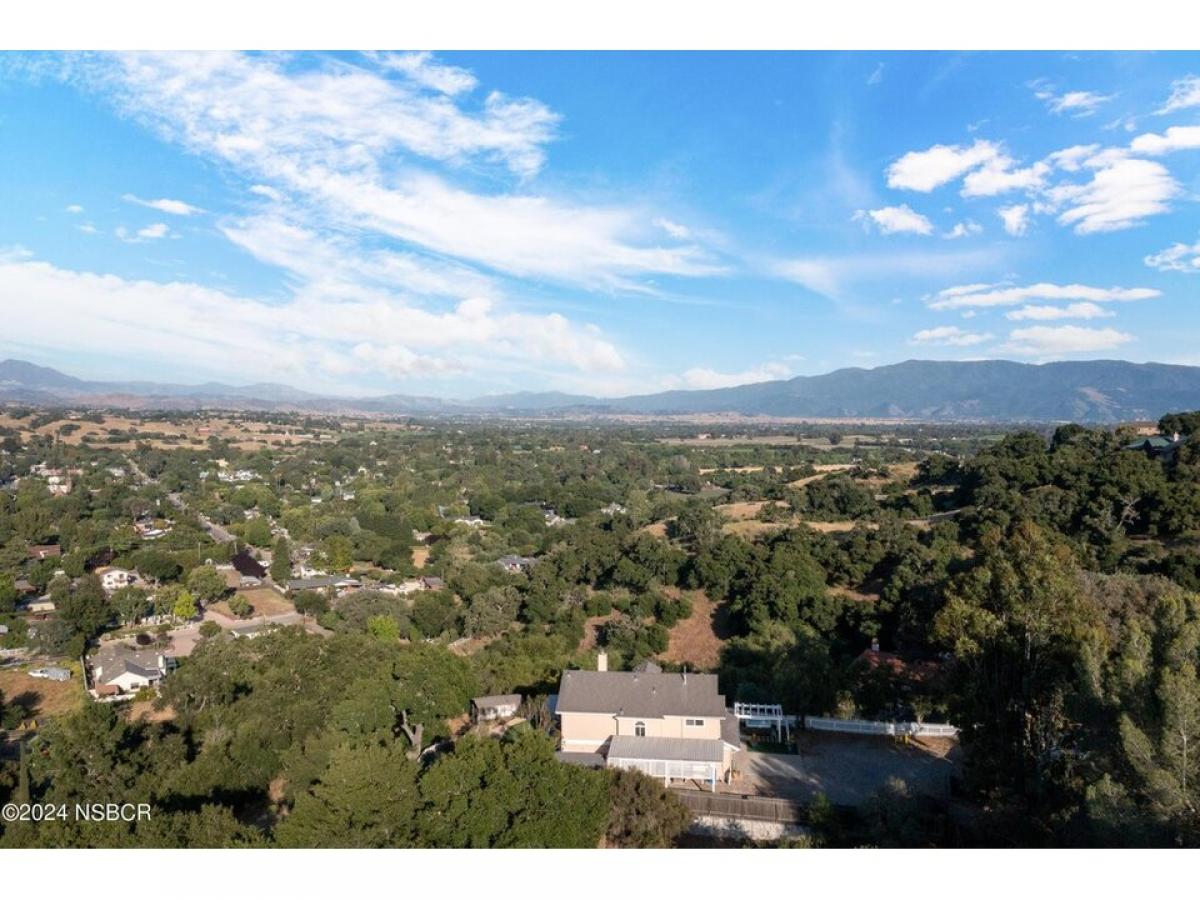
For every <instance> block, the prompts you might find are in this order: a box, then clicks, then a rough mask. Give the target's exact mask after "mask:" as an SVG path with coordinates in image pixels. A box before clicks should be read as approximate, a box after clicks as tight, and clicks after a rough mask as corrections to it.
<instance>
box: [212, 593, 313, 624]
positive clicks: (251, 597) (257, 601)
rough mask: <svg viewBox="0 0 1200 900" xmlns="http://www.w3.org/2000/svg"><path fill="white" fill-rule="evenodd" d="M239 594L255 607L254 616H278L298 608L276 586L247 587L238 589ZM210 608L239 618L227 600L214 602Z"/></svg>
mask: <svg viewBox="0 0 1200 900" xmlns="http://www.w3.org/2000/svg"><path fill="white" fill-rule="evenodd" d="M238 594H239V595H241V596H242V597H245V598H246V600H247V601H249V603H250V605H251V606H253V607H254V613H253V615H254V617H257V616H278V615H282V614H283V613H290V612H295V611H296V608H295V607H294V606H292V604H291V603H289V602H288V601H287V600H286V599H285V598H284V597H283V596H282V595H281V594H280V593H279V592H278V591H276V590H275V589H274V588H247V589H246V590H244V591H238ZM209 609H211V610H212V611H213V612H217V613H220V614H221V615H223V616H228V617H229V618H231V619H236V618H237V616H235V615H234V614H233V613H232V612H231V611H230V609H229V603H228V601H225V600H222V601H221V602H220V603H214V604H213V605H212V606H210V607H209Z"/></svg>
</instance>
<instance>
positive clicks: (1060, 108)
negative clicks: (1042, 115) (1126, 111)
mask: <svg viewBox="0 0 1200 900" xmlns="http://www.w3.org/2000/svg"><path fill="white" fill-rule="evenodd" d="M1035 95H1036V96H1037V98H1038V99H1039V100H1041V101H1043V102H1044V103H1045V104H1046V108H1047V109H1048V110H1050V112H1052V113H1054V114H1055V115H1059V114H1061V113H1069V114H1070V115H1072V116H1074V117H1076V118H1081V117H1083V116H1090V115H1091V114H1092V113H1094V112H1095V111H1096V110H1097V109H1099V108H1100V107H1101V106H1103V105H1104V104H1105V103H1107V102H1108V101H1109V100H1111V99H1112V98H1113V95H1112V94H1097V93H1095V92H1094V91H1065V92H1064V93H1061V94H1058V93H1055V92H1054V91H1053V90H1051V89H1049V88H1042V89H1040V90H1038V91H1036V94H1035Z"/></svg>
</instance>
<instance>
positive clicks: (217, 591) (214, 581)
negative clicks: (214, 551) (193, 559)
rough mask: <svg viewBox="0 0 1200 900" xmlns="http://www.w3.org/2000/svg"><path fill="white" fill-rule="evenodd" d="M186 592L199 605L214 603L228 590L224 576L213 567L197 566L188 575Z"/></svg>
mask: <svg viewBox="0 0 1200 900" xmlns="http://www.w3.org/2000/svg"><path fill="white" fill-rule="evenodd" d="M187 587H188V591H190V592H191V594H192V595H193V596H194V597H195V598H196V599H197V600H199V601H200V602H201V603H205V604H207V603H215V602H216V601H218V600H220V599H221V598H222V597H224V596H225V591H226V590H228V588H227V587H226V585H225V576H223V575H222V574H221V573H220V572H218V571H217V569H216V567H215V566H197V567H196V568H194V569H192V571H191V572H189V573H188V577H187Z"/></svg>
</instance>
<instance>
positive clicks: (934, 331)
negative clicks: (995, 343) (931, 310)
mask: <svg viewBox="0 0 1200 900" xmlns="http://www.w3.org/2000/svg"><path fill="white" fill-rule="evenodd" d="M991 339H992V335H990V334H981V333H979V332H977V331H964V330H963V329H961V328H959V327H958V326H957V325H939V326H938V327H937V328H926V329H924V330H923V331H918V332H917V333H916V334H914V335H913V336H912V337H911V338H909V341H908V342H909V343H910V344H922V345H926V346H933V347H973V346H975V345H976V344H982V343H985V342H986V341H990V340H991Z"/></svg>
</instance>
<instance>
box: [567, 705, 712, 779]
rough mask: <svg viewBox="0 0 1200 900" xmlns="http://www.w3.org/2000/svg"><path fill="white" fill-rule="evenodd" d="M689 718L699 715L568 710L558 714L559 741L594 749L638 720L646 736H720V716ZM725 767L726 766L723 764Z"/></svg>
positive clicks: (627, 731) (573, 747) (630, 728)
mask: <svg viewBox="0 0 1200 900" xmlns="http://www.w3.org/2000/svg"><path fill="white" fill-rule="evenodd" d="M688 718H701V717H699V716H693V717H689V716H664V717H663V718H661V719H651V718H637V717H635V716H612V715H609V714H608V713H570V712H564V713H562V714H561V717H560V720H561V721H560V728H561V729H562V745H563V749H564V750H579V749H582V747H583V746H584V745H587V749H589V750H590V749H594V748H596V747H598V746H600V745H601V744H602V743H604V742H605V741H606V740H608V739H609V738H610V737H612V736H613V735H615V734H636V733H637V731H636V730H635V729H636V727H637V723H638V722H644V723H645V725H646V737H671V738H703V739H705V740H720V738H721V719H720V718H717V717H715V716H708V717H704V718H703V719H702V721H703V723H704V724H703V725H700V726H694V725H687V724H686V720H687V719H688ZM726 768H728V766H726Z"/></svg>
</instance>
